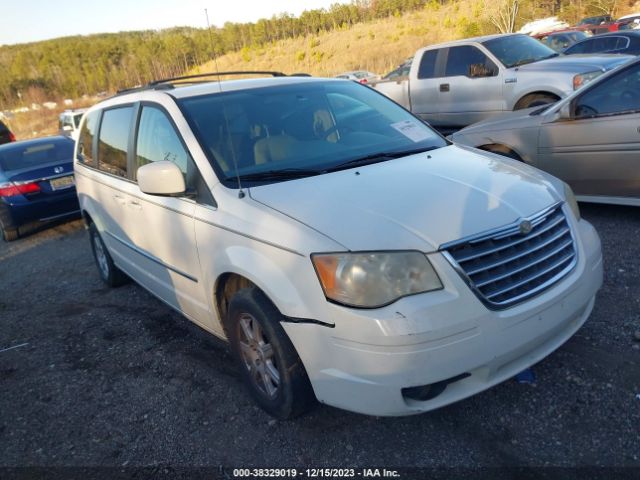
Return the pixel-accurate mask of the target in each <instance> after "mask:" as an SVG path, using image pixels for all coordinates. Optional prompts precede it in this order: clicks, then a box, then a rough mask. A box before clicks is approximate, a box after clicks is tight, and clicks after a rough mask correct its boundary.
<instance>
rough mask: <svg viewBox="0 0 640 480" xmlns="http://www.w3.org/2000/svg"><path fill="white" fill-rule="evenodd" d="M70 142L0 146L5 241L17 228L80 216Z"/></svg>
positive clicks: (0, 200) (0, 215)
mask: <svg viewBox="0 0 640 480" xmlns="http://www.w3.org/2000/svg"><path fill="white" fill-rule="evenodd" d="M73 146H74V143H73V140H70V139H69V138H66V137H46V138H38V139H34V140H24V141H20V142H12V143H7V144H4V145H0V231H1V232H2V237H3V238H4V239H5V240H6V241H12V240H15V239H17V238H18V236H19V234H20V227H21V226H24V225H26V224H33V223H34V222H48V221H50V220H58V219H62V218H65V217H71V216H76V215H78V214H79V211H80V207H79V205H78V197H77V195H76V187H75V182H74V177H73Z"/></svg>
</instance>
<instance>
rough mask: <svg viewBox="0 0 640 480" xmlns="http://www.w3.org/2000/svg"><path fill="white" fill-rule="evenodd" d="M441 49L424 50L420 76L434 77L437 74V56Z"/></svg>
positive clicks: (421, 77) (419, 70)
mask: <svg viewBox="0 0 640 480" xmlns="http://www.w3.org/2000/svg"><path fill="white" fill-rule="evenodd" d="M438 51H439V50H429V51H427V52H424V55H422V60H421V61H420V68H419V69H418V78H419V79H423V78H434V77H435V74H436V58H437V57H438Z"/></svg>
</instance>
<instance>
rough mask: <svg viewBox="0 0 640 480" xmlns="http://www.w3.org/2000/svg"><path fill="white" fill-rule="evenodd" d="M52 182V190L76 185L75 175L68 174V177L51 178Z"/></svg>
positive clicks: (50, 181)
mask: <svg viewBox="0 0 640 480" xmlns="http://www.w3.org/2000/svg"><path fill="white" fill-rule="evenodd" d="M49 183H50V184H51V190H62V189H64V188H69V187H72V186H73V185H74V180H73V175H67V176H66V177H60V178H53V179H51V180H49Z"/></svg>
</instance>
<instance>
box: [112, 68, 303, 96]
mask: <svg viewBox="0 0 640 480" xmlns="http://www.w3.org/2000/svg"><path fill="white" fill-rule="evenodd" d="M225 75H270V76H272V77H287V76H288V77H310V76H311V75H309V74H308V73H293V74H291V75H287V74H286V73H282V72H276V71H272V70H233V71H229V72H210V73H198V74H195V75H182V76H179V77H170V78H163V79H161V80H154V81H153V82H149V83H147V84H146V85H141V86H138V87H132V88H123V89H121V90H118V91H117V92H116V95H122V94H125V93H131V92H139V91H142V90H150V89H153V90H170V89H173V88H175V86H176V85H174V83H177V84H180V83H204V80H200V79H202V78H207V77H221V76H225ZM189 80H193V81H192V82H189Z"/></svg>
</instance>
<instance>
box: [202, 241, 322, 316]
mask: <svg viewBox="0 0 640 480" xmlns="http://www.w3.org/2000/svg"><path fill="white" fill-rule="evenodd" d="M221 253H222V252H221ZM222 255H223V257H222V258H220V257H219V258H218V262H216V264H217V265H216V264H214V265H215V266H217V267H218V268H215V269H213V268H212V269H210V270H209V271H212V272H213V273H212V274H211V275H210V277H209V281H208V282H209V285H211V287H210V289H211V290H210V295H212V299H211V301H212V307H213V308H214V309H215V313H216V314H217V318H218V320H219V321H220V323H222V321H223V319H224V316H225V315H226V313H227V311H228V305H229V302H230V300H231V297H232V296H233V294H234V293H235V292H237V291H238V290H240V289H242V288H246V287H255V288H257V289H259V290H260V291H262V293H264V295H265V296H266V297H267V298H268V299H269V301H270V302H271V303H272V304H273V305H274V306H275V308H276V309H277V310H278V311H279V312H280V313H281V314H282V315H284V316H286V317H290V318H296V319H315V315H314V314H313V313H312V312H317V311H318V309H319V308H320V307H319V302H325V301H326V300H325V298H324V294H323V293H322V289H321V287H320V283H319V282H318V280H317V277H316V276H315V272H314V271H313V269H312V268H311V266H310V265H302V264H301V263H304V262H309V259H308V257H299V256H296V257H289V258H282V257H278V256H277V255H267V252H260V251H256V250H254V249H249V248H246V247H241V246H234V247H231V248H228V249H226V251H225V252H224V253H223V254H222ZM285 255H291V254H285ZM214 265H212V267H213V266H214ZM305 266H306V267H307V268H304V267H305ZM316 302H318V304H316ZM312 304H313V305H312Z"/></svg>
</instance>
